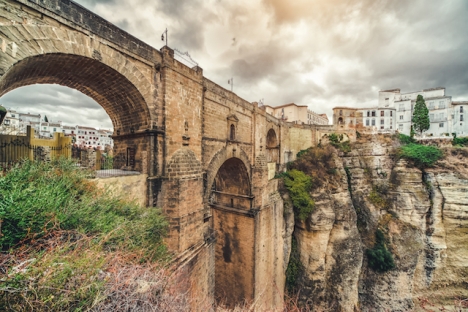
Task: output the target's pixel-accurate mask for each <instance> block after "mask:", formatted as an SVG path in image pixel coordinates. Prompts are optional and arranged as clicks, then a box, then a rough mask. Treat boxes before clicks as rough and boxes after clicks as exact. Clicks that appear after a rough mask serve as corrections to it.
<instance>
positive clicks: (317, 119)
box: [262, 103, 328, 125]
mask: <svg viewBox="0 0 468 312" xmlns="http://www.w3.org/2000/svg"><path fill="white" fill-rule="evenodd" d="M262 107H263V108H264V109H265V111H266V112H267V113H268V114H270V115H272V116H274V117H276V118H278V119H282V120H285V121H287V122H293V123H298V124H307V125H328V117H327V115H326V114H317V113H315V112H314V111H312V110H310V109H309V108H308V106H307V105H297V104H295V103H290V104H285V105H280V106H274V107H273V106H269V105H264V106H262Z"/></svg>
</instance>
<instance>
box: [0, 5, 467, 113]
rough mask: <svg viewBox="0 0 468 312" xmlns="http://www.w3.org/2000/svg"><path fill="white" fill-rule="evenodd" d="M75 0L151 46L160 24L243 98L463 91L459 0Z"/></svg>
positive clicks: (353, 101)
mask: <svg viewBox="0 0 468 312" xmlns="http://www.w3.org/2000/svg"><path fill="white" fill-rule="evenodd" d="M77 2H78V3H80V4H81V5H83V6H85V7H87V8H89V9H90V10H92V11H93V12H95V13H97V14H99V15H101V16H102V17H104V18H106V19H108V20H109V21H110V22H112V23H114V24H115V25H117V26H119V27H122V28H123V29H124V30H126V31H128V32H129V33H131V34H132V35H134V36H136V37H137V38H139V39H141V40H143V41H145V42H147V43H148V44H150V45H152V46H153V47H155V48H158V49H159V48H161V47H162V46H163V45H164V42H162V41H161V39H160V36H161V34H162V32H163V31H164V30H165V29H166V28H167V29H168V31H169V38H168V40H169V46H170V47H171V48H177V49H179V50H181V51H188V52H189V53H190V55H191V56H192V57H193V58H194V59H195V60H196V61H197V62H198V64H199V65H200V67H202V68H203V70H204V75H205V76H206V77H207V78H208V79H210V80H212V81H214V82H216V83H218V84H220V85H221V86H223V87H225V88H228V89H229V88H230V86H229V85H228V84H227V80H228V79H229V78H231V77H234V81H235V86H234V92H235V93H237V94H238V95H239V96H241V97H242V98H244V99H246V100H247V101H251V102H253V101H258V100H259V99H262V98H263V99H264V102H265V104H268V105H272V106H275V105H281V104H285V103H290V102H295V103H297V104H304V105H309V107H310V108H311V109H313V110H314V111H316V112H318V113H327V114H328V115H329V117H331V109H332V107H334V106H337V105H345V106H361V107H362V106H368V105H375V104H376V103H377V92H378V90H382V89H391V88H401V89H402V91H403V92H405V91H407V92H409V91H417V90H421V89H425V88H431V87H438V86H444V87H446V93H447V95H451V96H452V97H453V99H455V100H462V99H465V100H467V99H468V88H467V86H468V61H467V57H466V55H468V32H467V31H466V29H468V19H467V18H466V15H467V13H468V2H467V1H465V0H453V1H445V2H436V1H424V0H414V1H404V0H392V1H389V0H386V1H375V0H297V1H283V0H237V1H221V0H207V1H201V0H181V1H173V0H158V1H145V0H132V1H130V0H78V1H77ZM47 90H48V89H46V88H43V89H42V92H43V94H50V95H52V97H50V96H49V97H47V96H44V97H42V98H41V102H46V101H48V100H50V101H51V103H52V104H51V105H55V107H58V108H59V109H60V110H62V111H63V112H71V109H72V108H75V107H80V109H81V111H80V114H81V115H82V116H85V117H83V120H97V121H96V122H98V121H100V120H99V119H98V118H100V117H94V116H101V115H99V114H93V113H88V110H89V112H94V110H93V109H92V108H91V107H89V103H88V102H86V101H84V100H82V99H79V100H78V97H76V99H77V100H74V99H75V96H76V93H71V92H68V91H67V92H66V96H65V95H60V94H56V93H54V92H55V91H54V92H52V91H53V90H55V89H51V90H52V91H51V92H49V91H47ZM57 97H58V98H57ZM4 98H6V99H7V100H8V101H10V102H19V101H22V102H24V103H29V105H30V106H31V107H37V106H38V104H37V103H36V104H35V102H34V98H31V99H27V98H20V96H16V95H14V94H13V93H12V95H11V96H10V97H8V94H7V95H6V96H4V97H3V98H1V99H0V103H2V101H3V100H4ZM15 98H17V99H16V100H15ZM54 99H55V100H54ZM59 100H60V101H59ZM28 101H31V102H28ZM59 102H60V103H59ZM44 104H45V103H44ZM65 106H66V107H68V108H69V109H70V110H68V109H65ZM44 107H45V106H44ZM31 109H33V108H31ZM56 111H57V110H56ZM60 118H63V119H66V116H64V115H63V114H62V115H61V117H60ZM80 118H81V117H80ZM80 122H81V120H80Z"/></svg>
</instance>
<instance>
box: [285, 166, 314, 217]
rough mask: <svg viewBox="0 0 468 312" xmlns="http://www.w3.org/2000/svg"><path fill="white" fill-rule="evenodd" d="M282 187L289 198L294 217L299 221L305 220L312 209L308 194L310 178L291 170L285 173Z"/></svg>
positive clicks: (310, 185)
mask: <svg viewBox="0 0 468 312" xmlns="http://www.w3.org/2000/svg"><path fill="white" fill-rule="evenodd" d="M284 185H285V186H286V188H287V189H288V192H289V195H290V196H291V200H292V202H293V207H294V212H295V215H296V217H297V218H298V219H300V220H305V219H307V217H308V216H309V215H310V213H311V212H312V210H313V209H314V201H313V200H312V198H311V197H310V194H309V192H310V190H311V188H312V178H311V177H309V176H307V175H306V174H305V173H304V172H302V171H299V170H296V169H292V170H290V171H288V172H287V176H286V177H285V178H284Z"/></svg>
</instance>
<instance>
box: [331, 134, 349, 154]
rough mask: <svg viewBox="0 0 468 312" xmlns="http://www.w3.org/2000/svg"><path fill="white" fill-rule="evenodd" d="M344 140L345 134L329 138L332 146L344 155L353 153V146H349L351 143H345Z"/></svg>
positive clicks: (332, 135)
mask: <svg viewBox="0 0 468 312" xmlns="http://www.w3.org/2000/svg"><path fill="white" fill-rule="evenodd" d="M343 139H344V137H343V134H336V133H332V134H330V135H329V136H328V140H329V141H330V144H331V145H333V146H334V147H336V148H338V149H339V150H341V151H342V152H344V153H348V152H351V145H350V144H349V141H343Z"/></svg>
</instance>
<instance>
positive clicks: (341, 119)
mask: <svg viewBox="0 0 468 312" xmlns="http://www.w3.org/2000/svg"><path fill="white" fill-rule="evenodd" d="M338 124H339V125H342V124H343V118H342V117H340V118H338Z"/></svg>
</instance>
